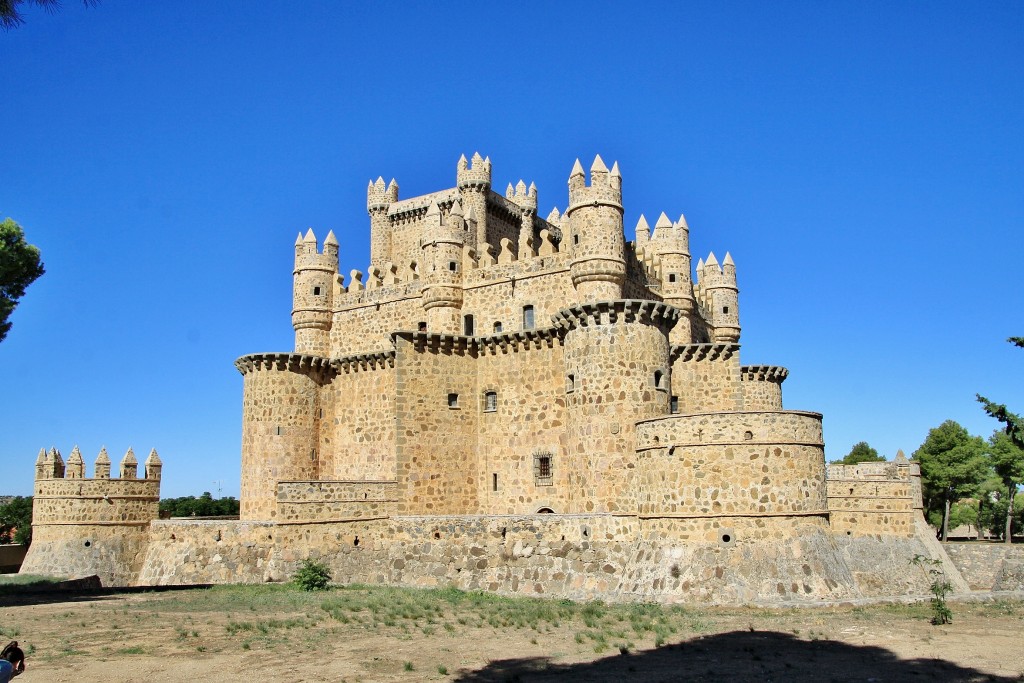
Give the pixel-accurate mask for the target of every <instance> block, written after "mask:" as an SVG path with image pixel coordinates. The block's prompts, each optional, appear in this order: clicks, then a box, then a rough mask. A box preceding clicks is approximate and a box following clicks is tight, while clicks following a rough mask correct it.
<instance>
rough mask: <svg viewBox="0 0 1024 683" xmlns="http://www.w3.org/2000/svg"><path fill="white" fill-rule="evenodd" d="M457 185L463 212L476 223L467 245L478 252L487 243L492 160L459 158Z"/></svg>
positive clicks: (475, 157) (476, 157)
mask: <svg viewBox="0 0 1024 683" xmlns="http://www.w3.org/2000/svg"><path fill="white" fill-rule="evenodd" d="M456 184H457V187H458V188H459V196H460V197H461V198H462V210H463V211H464V212H465V215H466V216H470V217H472V218H473V219H474V220H475V221H476V231H475V233H474V234H472V235H469V239H468V240H466V244H468V245H469V246H471V247H472V248H473V249H475V250H477V252H478V253H479V250H480V245H482V244H484V243H485V242H486V241H487V196H488V195H489V194H490V193H491V158H490V157H487V158H486V159H483V158H481V157H480V153H479V152H474V153H473V159H472V161H466V155H465V154H463V155H462V156H461V157H459V164H458V171H457V172H456Z"/></svg>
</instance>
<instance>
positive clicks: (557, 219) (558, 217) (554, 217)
mask: <svg viewBox="0 0 1024 683" xmlns="http://www.w3.org/2000/svg"><path fill="white" fill-rule="evenodd" d="M547 222H548V223H550V224H551V225H557V226H559V227H561V225H562V213H561V212H560V211H559V210H558V207H557V206H556V207H554V208H553V209H551V212H550V213H548V217H547Z"/></svg>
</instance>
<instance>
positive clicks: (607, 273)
mask: <svg viewBox="0 0 1024 683" xmlns="http://www.w3.org/2000/svg"><path fill="white" fill-rule="evenodd" d="M565 215H566V216H568V219H569V233H570V238H569V253H570V258H571V261H570V266H569V269H570V273H571V275H572V284H573V286H574V287H575V288H576V291H577V292H578V293H579V296H580V299H581V300H582V301H609V300H612V299H620V298H622V283H623V281H624V280H625V278H626V260H625V239H624V237H623V234H622V176H621V175H620V173H619V165H618V163H617V162H616V163H615V164H614V165H613V166H612V170H611V172H609V171H608V169H607V167H605V165H604V162H603V161H602V160H601V157H600V156H597V157H595V158H594V163H593V165H591V167H590V184H589V185H587V178H586V176H585V175H584V173H583V167H582V166H581V165H580V161H579V159H577V160H576V164H575V165H574V166H573V168H572V173H571V174H570V175H569V208H567V209H566V210H565Z"/></svg>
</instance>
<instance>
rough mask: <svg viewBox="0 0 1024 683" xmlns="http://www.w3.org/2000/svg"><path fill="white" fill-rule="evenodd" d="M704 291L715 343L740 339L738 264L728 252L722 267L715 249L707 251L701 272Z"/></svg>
mask: <svg viewBox="0 0 1024 683" xmlns="http://www.w3.org/2000/svg"><path fill="white" fill-rule="evenodd" d="M701 290H702V291H703V292H704V297H705V300H706V305H707V307H708V308H709V309H710V312H711V325H712V326H713V327H714V339H715V341H716V342H729V343H735V342H738V341H739V340H740V310H739V309H740V307H739V288H738V287H737V286H736V264H735V263H733V260H732V255H731V254H729V253H728V252H726V255H725V259H724V260H723V267H719V265H718V260H717V259H716V258H715V254H714V252H712V253H710V254H708V260H707V261H706V262H705V263H704V268H703V270H702V272H701Z"/></svg>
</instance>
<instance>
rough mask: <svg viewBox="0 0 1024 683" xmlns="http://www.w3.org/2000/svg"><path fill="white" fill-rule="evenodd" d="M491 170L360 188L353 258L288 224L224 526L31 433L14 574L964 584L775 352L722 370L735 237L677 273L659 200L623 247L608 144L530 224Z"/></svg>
mask: <svg viewBox="0 0 1024 683" xmlns="http://www.w3.org/2000/svg"><path fill="white" fill-rule="evenodd" d="M491 180H492V173H491V162H490V159H485V158H481V156H480V155H479V154H475V155H474V156H473V158H472V159H470V160H467V159H466V158H465V157H462V158H461V159H460V160H459V162H458V165H457V169H456V184H455V187H452V188H450V189H446V190H442V191H439V192H435V193H432V194H427V195H423V196H419V197H413V198H409V199H399V188H398V184H397V183H396V182H395V181H394V180H392V181H391V182H390V183H388V184H385V183H384V180H383V178H378V179H377V181H376V182H371V183H370V185H369V186H368V188H367V210H368V212H369V217H370V245H371V246H370V263H369V268H368V269H367V271H366V272H365V273H364V272H360V271H357V270H353V271H351V272H350V273H349V274H348V276H347V277H346V276H345V275H344V274H342V273H341V272H340V271H339V251H340V244H339V242H338V240H337V238H336V237H335V235H334V233H333V232H330V233H328V234H327V235H326V237H325V239H324V241H323V243H322V245H321V244H320V243H319V242H318V240H317V238H316V236H315V235H314V233H313V231H312V229H310V230H309V231H308V232H306V234H305V235H302V234H301V233H300V234H299V237H298V239H297V240H296V242H295V269H294V273H293V295H294V304H293V310H292V323H293V326H294V328H295V350H294V352H291V353H288V352H281V353H260V354H252V355H247V356H243V357H241V358H239V359H238V361H236V366H237V368H238V369H239V371H240V372H241V374H242V376H243V387H244V389H243V391H244V401H243V419H242V423H243V435H242V463H241V464H242V480H241V516H240V519H239V520H237V521H225V520H177V519H172V520H156V519H155V517H156V513H155V507H154V506H155V500H156V497H157V496H158V487H159V476H160V474H159V473H160V466H161V465H160V462H159V459H158V458H157V457H156V455H155V452H154V453H153V454H151V456H150V460H147V462H146V470H147V472H146V479H144V480H137V479H136V478H135V477H136V472H135V470H134V469H132V467H133V465H132V463H134V456H132V458H131V463H129V465H128V467H126V466H125V464H122V478H121V480H110V479H108V478H107V477H108V476H109V475H108V474H102V473H101V472H106V473H109V459H107V460H106V464H105V467H106V470H102V471H101V470H100V469H99V468H100V463H99V462H98V463H97V468H98V469H97V474H96V477H95V479H93V480H85V479H82V478H81V477H82V467H81V457H80V455H78V456H77V460H76V459H75V457H76V454H73V455H72V460H74V462H75V463H76V464H75V465H74V467H75V468H76V469H74V470H72V464H71V463H72V460H69V463H68V469H67V472H66V473H65V472H64V471H63V464H62V463H61V464H60V465H57V461H58V460H59V459H60V456H59V453H56V452H55V451H53V452H51V453H50V454H46V453H45V452H44V453H43V454H41V456H40V462H39V463H38V464H37V476H36V500H37V515H36V518H35V529H36V531H35V534H36V542H35V543H34V544H33V546H32V549H31V551H30V556H29V558H28V559H27V560H26V567H25V568H24V569H23V571H34V572H37V573H38V572H42V573H54V574H62V573H63V574H66V573H69V572H71V571H77V572H80V571H85V570H86V569H89V568H91V569H92V570H94V572H95V573H98V574H100V575H101V577H102V578H103V579H104V581H106V582H114V583H129V584H143V585H146V584H149V585H152V584H168V583H206V582H211V581H212V582H222V581H265V580H282V579H284V578H286V577H287V576H288V575H289V573H290V572H291V571H293V570H294V568H295V567H296V565H297V563H298V562H299V561H301V560H302V559H305V558H307V557H312V558H315V559H320V560H322V561H324V562H326V563H327V564H328V565H329V566H330V567H331V570H332V573H333V575H334V578H335V580H336V581H361V582H370V583H396V584H406V585H446V584H454V585H457V586H459V587H462V588H466V589H482V590H490V591H497V592H505V593H525V594H531V595H536V594H546V595H554V596H559V597H570V598H584V597H602V598H605V599H647V600H661V601H669V602H671V601H704V602H751V601H764V602H773V601H792V600H823V599H848V598H854V597H862V596H872V595H887V594H904V593H907V592H926V590H927V583H928V577H927V576H926V575H925V574H924V573H923V572H916V573H915V572H914V571H911V569H910V567H909V559H910V558H912V557H913V556H914V555H915V554H921V555H926V556H929V557H934V558H937V559H940V560H943V561H944V562H945V563H946V565H947V572H948V573H949V575H950V577H951V578H952V580H953V583H954V585H955V586H956V587H957V588H962V589H965V588H966V584H965V583H964V582H963V579H962V578H961V577H960V576H959V574H957V572H956V569H955V568H954V567H952V566H951V565H950V564H949V563H948V561H947V558H946V556H945V553H944V552H943V550H942V548H941V547H940V546H939V545H938V544H937V543H936V542H935V541H934V537H933V535H932V534H931V532H930V530H928V528H927V526H926V525H925V523H924V519H923V516H922V512H921V507H922V506H921V495H920V473H919V471H918V470H917V465H916V463H912V462H909V461H907V460H906V459H905V458H898V459H897V460H896V461H895V462H892V463H882V464H862V465H858V466H849V467H842V466H832V467H831V468H826V465H825V460H824V445H823V443H822V429H821V415H819V414H817V413H812V412H804V411H795V410H785V409H783V407H782V383H783V381H784V380H785V379H786V377H787V374H788V373H787V370H786V369H785V368H782V367H778V366H772V365H742V364H741V363H740V346H739V340H740V330H741V328H740V318H739V298H738V294H739V290H738V286H737V275H736V265H735V264H734V263H733V260H732V258H731V256H730V255H729V254H728V253H726V254H725V256H724V258H723V259H722V261H721V263H719V262H718V260H717V258H716V257H715V255H714V254H713V253H712V254H709V255H708V256H707V257H706V259H700V260H698V262H697V264H696V267H695V268H694V266H693V264H692V259H691V255H690V250H689V226H688V225H687V222H686V219H685V218H684V217H683V216H680V217H679V218H678V220H676V221H672V220H671V219H669V217H668V216H667V215H666V214H665V213H661V215H660V217H659V218H658V220H657V221H656V222H655V224H654V228H653V230H652V229H651V228H650V226H649V224H648V222H647V221H646V219H645V218H644V217H641V218H640V221H639V223H638V224H637V226H636V237H635V241H633V242H627V241H626V239H625V234H624V226H623V180H622V176H621V173H620V171H619V167H618V164H617V163H616V164H613V165H612V167H611V169H609V168H608V167H607V166H606V165H605V163H604V162H603V161H602V159H601V157H600V156H598V157H597V158H596V159H595V160H594V162H593V164H592V165H591V167H590V171H589V177H588V174H587V173H586V172H585V171H584V169H583V167H582V165H581V164H580V162H579V161H578V160H577V161H576V164H575V165H574V166H573V168H572V171H571V172H570V175H569V179H568V184H569V196H568V205H567V207H566V209H565V211H564V213H563V212H561V211H559V210H558V209H555V210H553V211H551V213H549V214H548V215H547V217H546V218H541V217H540V216H539V215H538V214H537V206H538V204H537V189H536V187H535V186H533V185H532V184H531V185H530V186H529V187H527V186H526V184H525V183H524V182H523V181H519V183H518V184H517V185H516V186H515V187H513V186H512V185H511V184H510V185H509V186H508V189H507V190H506V192H505V195H504V196H502V195H500V194H497V193H495V192H493V191H492V189H491ZM101 457H102V455H101ZM126 460H127V458H126ZM151 472H152V473H153V474H150V473H151ZM115 482H116V487H115V486H114V484H115ZM154 486H155V487H156V488H155V489H154V488H153V487H154ZM101 493H102V494H103V495H102V496H101Z"/></svg>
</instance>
